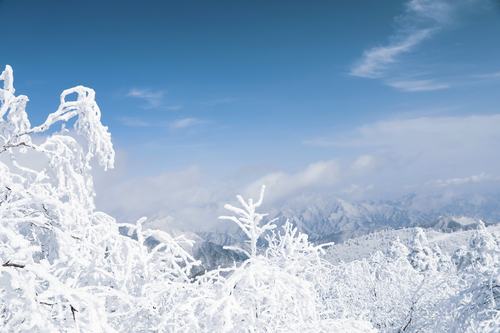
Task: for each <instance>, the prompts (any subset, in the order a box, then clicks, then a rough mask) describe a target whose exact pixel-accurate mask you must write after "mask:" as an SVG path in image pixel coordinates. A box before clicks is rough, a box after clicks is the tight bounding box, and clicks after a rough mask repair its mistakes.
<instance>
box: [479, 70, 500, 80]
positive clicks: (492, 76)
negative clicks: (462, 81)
mask: <svg viewBox="0 0 500 333" xmlns="http://www.w3.org/2000/svg"><path fill="white" fill-rule="evenodd" d="M473 77H474V78H476V79H483V80H495V79H500V71H498V72H491V73H484V74H478V75H474V76H473Z"/></svg>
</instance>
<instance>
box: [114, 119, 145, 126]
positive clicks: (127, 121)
mask: <svg viewBox="0 0 500 333" xmlns="http://www.w3.org/2000/svg"><path fill="white" fill-rule="evenodd" d="M118 121H119V122H120V123H121V124H122V125H124V126H127V127H151V126H153V124H151V123H150V122H148V121H146V120H144V119H141V118H138V117H120V118H118Z"/></svg>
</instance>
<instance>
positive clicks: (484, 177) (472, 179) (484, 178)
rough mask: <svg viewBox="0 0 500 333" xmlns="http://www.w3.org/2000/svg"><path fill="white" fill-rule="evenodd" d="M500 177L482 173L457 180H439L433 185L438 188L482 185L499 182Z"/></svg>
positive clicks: (433, 182)
mask: <svg viewBox="0 0 500 333" xmlns="http://www.w3.org/2000/svg"><path fill="white" fill-rule="evenodd" d="M498 180H499V177H493V176H491V175H488V174H486V173H484V172H483V173H480V174H477V175H472V176H468V177H457V178H448V179H438V180H434V181H432V182H431V184H432V185H435V186H438V187H447V186H460V185H465V184H474V183H482V182H494V181H498Z"/></svg>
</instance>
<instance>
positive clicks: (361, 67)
mask: <svg viewBox="0 0 500 333" xmlns="http://www.w3.org/2000/svg"><path fill="white" fill-rule="evenodd" d="M432 32H433V30H432V29H424V30H418V31H415V32H413V33H412V34H410V35H408V36H406V37H404V38H403V39H401V40H398V41H396V42H394V43H391V44H389V45H386V46H378V47H374V48H372V49H369V50H366V51H365V52H364V53H363V57H362V59H361V60H360V61H359V62H358V63H357V64H356V65H355V66H354V67H353V68H352V69H351V75H353V76H358V77H363V78H371V79H374V78H380V77H383V76H384V74H385V71H386V70H387V68H388V66H389V65H390V64H392V63H395V62H396V61H397V60H398V57H399V56H401V55H402V54H405V53H408V52H410V51H411V50H413V49H414V48H415V47H416V46H417V45H418V44H420V43H421V42H422V41H423V40H425V39H426V38H429V37H430V36H431V35H432Z"/></svg>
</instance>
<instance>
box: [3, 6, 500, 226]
mask: <svg viewBox="0 0 500 333" xmlns="http://www.w3.org/2000/svg"><path fill="white" fill-rule="evenodd" d="M0 17H1V20H2V26H3V28H2V29H3V34H2V47H1V49H2V51H1V53H0V64H2V65H4V64H10V65H12V66H13V68H14V71H15V79H16V88H17V92H18V93H22V94H27V95H28V96H29V97H30V103H29V105H28V112H29V114H30V117H31V119H32V122H34V123H39V122H41V121H42V120H43V119H44V117H45V116H46V115H47V114H48V112H50V111H52V110H54V109H55V108H56V107H57V101H58V95H59V93H60V92H61V91H62V90H63V89H65V88H68V87H70V86H73V85H77V84H83V85H86V86H90V87H92V88H94V89H95V90H96V91H97V99H98V103H99V105H100V107H101V110H102V112H103V122H104V123H105V124H107V125H108V126H109V128H110V130H111V133H112V135H113V140H114V144H115V147H116V149H117V150H118V160H117V165H116V167H117V170H116V171H114V173H112V174H111V175H108V176H106V177H102V176H100V177H101V178H100V177H98V184H97V186H98V189H99V186H102V188H103V190H102V191H101V192H99V191H98V201H99V198H104V199H101V200H102V202H105V201H106V200H105V199H107V198H113V200H112V201H113V202H123V204H121V205H119V204H117V205H116V206H112V205H110V206H107V205H106V204H105V203H104V204H103V206H104V208H105V209H109V210H111V211H112V212H114V213H116V214H117V215H119V216H124V217H127V218H128V217H134V218H135V217H136V215H138V214H139V213H138V212H137V211H138V210H139V209H140V208H141V207H139V206H138V205H135V206H137V209H135V210H133V211H127V209H125V208H128V207H129V206H132V204H130V202H136V201H137V197H132V198H122V195H123V194H118V193H117V192H121V193H123V192H124V190H123V189H124V188H127V186H128V187H129V188H131V187H134V188H135V186H136V185H135V184H132V183H130V182H131V180H130V178H134V179H135V181H137V182H139V183H142V184H150V186H151V187H155V186H157V187H158V189H156V190H155V189H152V188H151V189H149V188H147V189H145V191H146V192H152V193H153V196H154V197H155V198H156V197H158V196H159V194H158V193H156V192H155V191H157V192H177V191H179V188H182V189H189V190H185V191H183V192H186V193H185V197H186V198H189V200H187V199H186V200H181V199H179V200H180V201H179V202H176V203H175V205H174V204H172V205H170V206H169V205H168V204H164V202H166V201H169V200H170V199H171V198H170V197H168V196H167V197H162V196H159V197H161V200H159V199H158V200H156V199H155V200H151V201H153V202H154V203H150V206H151V207H149V208H145V213H146V214H156V213H157V211H158V214H163V213H162V211H163V210H162V209H160V208H158V207H159V206H163V205H165V207H168V209H167V210H168V211H169V212H174V213H172V214H173V215H176V214H175V211H176V210H177V209H178V206H182V205H184V207H183V210H187V211H192V209H191V208H192V205H198V203H197V202H202V204H199V205H202V206H210V205H211V204H212V202H215V201H216V199H217V200H219V199H220V198H222V199H224V198H225V197H226V193H227V195H229V193H231V191H233V190H236V188H242V191H245V190H248V191H249V192H252V191H253V188H254V187H255V186H256V184H257V183H260V182H268V183H270V184H271V189H270V191H272V186H273V185H274V186H275V190H276V191H275V193H279V194H280V195H279V197H281V198H285V197H287V196H288V195H291V194H297V193H300V192H303V191H306V190H310V191H318V190H320V189H321V191H326V192H335V193H341V194H342V193H344V194H345V193H351V192H349V191H348V190H347V189H363V188H364V189H373V188H386V187H387V186H384V185H383V184H385V182H390V183H391V186H390V187H391V188H394V189H397V190H398V191H396V192H404V191H406V190H408V189H410V190H411V189H412V186H415V184H421V183H426V184H427V183H429V184H431V183H432V182H436V181H446V179H445V178H446V177H448V178H450V179H469V178H470V177H473V176H478V175H479V176H480V177H479V178H481V177H483V178H485V179H486V180H491V179H496V177H497V174H496V170H498V169H497V167H498V166H500V159H499V158H497V157H496V152H497V151H498V150H497V148H500V144H499V143H500V142H497V140H498V139H499V136H498V135H497V134H496V131H497V128H498V127H496V125H500V120H499V119H498V117H497V113H499V111H500V110H499V109H500V107H499V100H500V39H499V37H498V36H500V3H499V2H498V1H493V0H490V1H488V0H457V1H446V0H435V1H428V0H411V1H383V2H378V1H353V0H350V1H314V2H311V1H189V0H186V1H141V2H137V1H85V2H81V1H56V0H54V1H40V0H38V1H14V0H10V1H9V0H4V1H0ZM485 145H486V146H488V147H491V148H485ZM456 147H460V150H459V151H458V152H457V148H456ZM412 154H413V155H412ZM492 155H494V156H492ZM417 156H418V158H417ZM472 161H476V162H472ZM359 168H361V169H363V168H365V169H366V170H368V171H366V172H365V171H363V172H360V171H359V170H358V169H359ZM356 170H358V171H359V172H358V171H356ZM481 175H482V176H481ZM182 179H185V180H186V181H185V182H183V181H182ZM339 179H341V181H339ZM471 179H472V178H471ZM473 179H477V178H473ZM99 182H101V183H102V184H104V185H100V183H99ZM148 182H149V183H148ZM290 184H293V186H291V185H290ZM153 185H154V186H153ZM220 187H222V188H224V189H226V190H222V189H221V190H215V188H220ZM109 188H116V189H120V190H119V191H118V190H116V192H113V191H111V190H109ZM346 191H347V192H346ZM367 191H368V190H367ZM125 192H127V191H126V190H125ZM214 192H217V193H219V192H222V193H224V194H219V195H217V196H216V197H217V198H214V194H213V193H214ZM362 192H363V191H362ZM375 192H376V193H378V194H379V195H380V193H382V192H383V191H378V192H377V191H375ZM99 193H103V194H99ZM384 193H385V192H384ZM200 196H201V197H202V198H201V199H200ZM179 197H180V198H184V197H183V196H182V195H180V196H179ZM192 198H198V199H199V201H195V200H194V199H192ZM122 199H123V200H122ZM191 199H192V201H193V202H191ZM174 201H175V200H174ZM144 205H145V204H144ZM144 205H143V207H144ZM174 206H175V207H174ZM157 208H158V209H157ZM179 216H182V217H183V218H186V220H189V219H190V218H192V217H185V216H184V215H182V214H179Z"/></svg>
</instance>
